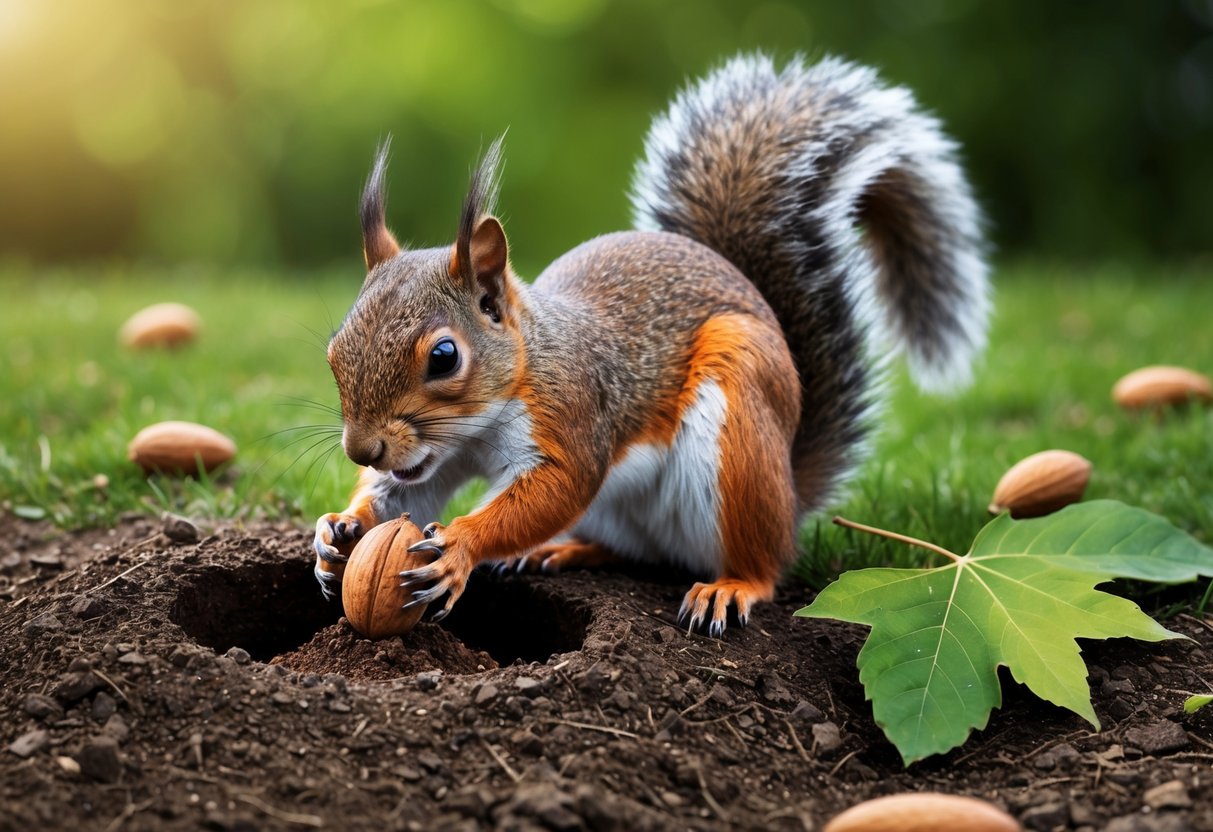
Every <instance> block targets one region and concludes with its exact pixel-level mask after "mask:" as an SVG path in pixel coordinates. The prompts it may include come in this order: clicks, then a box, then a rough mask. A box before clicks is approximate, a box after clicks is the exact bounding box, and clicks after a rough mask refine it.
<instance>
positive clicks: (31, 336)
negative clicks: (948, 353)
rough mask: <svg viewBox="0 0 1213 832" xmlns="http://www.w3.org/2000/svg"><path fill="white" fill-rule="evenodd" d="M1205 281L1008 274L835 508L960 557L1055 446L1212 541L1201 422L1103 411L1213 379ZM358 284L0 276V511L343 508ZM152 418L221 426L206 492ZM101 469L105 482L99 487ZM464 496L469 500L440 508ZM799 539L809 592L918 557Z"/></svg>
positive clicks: (898, 381)
mask: <svg viewBox="0 0 1213 832" xmlns="http://www.w3.org/2000/svg"><path fill="white" fill-rule="evenodd" d="M1208 271H1209V270H1208V268H1207V267H1206V268H1205V269H1203V270H1201V269H1186V270H1184V269H1165V268H1157V267H1156V268H1153V269H1148V270H1130V269H1127V268H1103V269H1088V270H1079V269H1061V268H1049V267H1041V266H1019V267H1013V268H1004V269H1002V270H1000V271H999V273H998V274H997V280H996V317H995V325H994V329H993V333H992V336H991V343H990V348H989V350H988V351H987V353H986V355H985V356H984V358H983V360H982V361H981V363H980V365H979V367H978V369H977V373H976V383H975V384H974V385H973V386H972V387H971V388H969V389H968V390H966V391H965V392H964V393H963V394H961V395H959V396H956V397H954V398H950V399H948V398H937V397H930V396H925V395H922V394H920V393H918V392H917V391H916V390H915V389H914V388H913V387H912V386H911V385H910V384H909V383H908V382H907V381H906V379H905V376H904V373H903V372H902V371H901V370H900V369H898V371H897V372H896V373H895V375H894V378H893V383H892V392H893V395H892V400H891V402H890V405H889V407H888V409H887V411H886V416H885V419H884V430H883V432H882V434H881V436H880V438H879V439H878V441H877V443H876V446H875V453H874V454H873V456H872V458H871V460H870V461H869V463H868V464H867V465H866V466H865V467H864V468H863V470H862V471H861V473H860V475H859V476H858V477H856V479H855V480H854V481H853V483H852V485H851V488H850V490H849V494H848V497H847V499H845V500H844V501H843V502H842V504H841V505H839V506H837V507H835V510H834V512H836V513H839V514H842V515H844V516H846V517H849V518H851V519H854V520H858V521H861V522H865V523H869V524H873V525H878V526H882V527H884V528H888V529H892V530H896V531H900V532H903V533H906V534H910V535H914V536H917V537H923V538H929V539H931V540H934V541H936V542H938V543H940V544H942V545H944V546H946V547H948V548H951V549H954V550H960V551H963V550H965V549H966V548H967V547H968V544H969V542H970V541H971V540H972V537H973V535H974V534H975V533H976V532H977V530H978V529H980V528H981V526H982V525H983V524H984V523H985V521H986V520H987V519H988V518H987V515H986V512H985V507H986V505H987V503H988V502H989V497H990V494H991V492H992V490H993V488H994V484H995V483H996V482H997V480H998V478H999V476H1001V474H1002V473H1003V472H1004V471H1005V470H1006V469H1007V468H1008V467H1009V466H1010V465H1011V464H1012V463H1014V462H1015V461H1016V460H1018V459H1020V458H1021V457H1023V456H1026V455H1027V454H1030V453H1033V452H1035V451H1038V450H1042V449H1045V448H1051V447H1059V448H1068V449H1070V450H1073V451H1076V452H1078V453H1080V454H1082V455H1084V456H1086V457H1087V458H1088V459H1090V460H1092V462H1093V463H1094V465H1095V471H1094V474H1093V476H1092V480H1091V485H1090V487H1089V489H1088V492H1087V493H1088V496H1089V497H1110V498H1115V499H1120V500H1123V501H1125V502H1128V503H1133V504H1136V505H1141V506H1144V507H1146V508H1148V509H1151V510H1153V511H1157V512H1159V513H1161V514H1164V515H1166V516H1167V517H1169V518H1170V519H1171V520H1172V521H1173V522H1174V523H1176V524H1177V525H1178V526H1180V527H1181V528H1183V529H1186V530H1187V531H1189V532H1191V533H1193V534H1194V535H1196V536H1197V537H1198V538H1200V539H1202V540H1204V541H1211V540H1213V494H1211V492H1210V484H1211V483H1213V414H1211V413H1210V411H1208V410H1202V409H1190V410H1187V411H1183V412H1174V413H1171V414H1169V415H1168V416H1167V417H1166V418H1164V419H1162V420H1154V419H1150V418H1134V417H1133V416H1131V415H1128V414H1124V413H1121V412H1119V411H1118V410H1117V408H1116V407H1115V406H1114V405H1113V403H1112V402H1111V400H1110V398H1109V391H1110V388H1111V386H1112V384H1113V382H1114V381H1115V380H1116V379H1117V378H1118V377H1120V376H1121V375H1122V374H1123V373H1125V372H1127V371H1129V370H1132V369H1134V368H1136V367H1139V366H1142V365H1145V364H1152V363H1175V364H1182V365H1186V366H1190V367H1193V368H1195V369H1198V370H1202V371H1206V372H1208V371H1211V370H1213V327H1210V326H1209V325H1208V322H1207V321H1208V315H1209V311H1208V310H1210V309H1213V281H1210V280H1209V277H1210V274H1209V273H1208ZM359 283H360V278H359V275H358V273H357V270H356V269H350V270H349V271H348V272H346V273H343V274H336V273H333V274H326V275H308V276H297V275H292V274H285V273H256V272H245V273H232V272H218V271H213V270H206V269H195V270H186V269H176V270H165V271H162V272H160V271H154V270H151V269H146V268H145V269H137V270H126V269H111V270H105V269H80V270H75V271H72V270H60V271H51V272H46V271H34V270H32V269H30V268H23V267H14V268H9V269H8V270H6V271H4V272H0V285H3V286H4V287H5V288H6V290H7V291H6V292H5V296H6V297H7V298H9V299H10V300H9V302H7V303H5V304H3V306H0V332H2V333H3V336H2V337H0V362H2V363H0V368H2V370H3V371H2V372H0V401H3V402H4V405H3V407H2V408H0V501H2V502H3V504H4V505H5V506H6V507H8V508H10V509H11V510H15V511H18V512H19V513H21V514H24V515H29V516H36V515H43V516H47V517H50V518H51V519H52V520H54V522H56V523H58V524H60V525H63V526H67V527H77V526H90V525H99V524H106V523H111V522H113V521H114V519H115V518H116V517H117V516H118V515H120V514H121V513H123V512H127V511H159V510H163V509H172V510H175V511H179V512H184V513H187V514H189V515H191V516H195V517H200V518H221V517H222V518H244V519H253V518H259V517H282V516H286V517H292V518H297V519H298V520H300V521H301V522H307V523H310V522H311V521H312V520H313V518H315V517H316V516H317V515H318V514H320V513H322V512H324V511H330V510H334V509H337V508H341V507H343V506H344V505H345V498H346V496H347V494H348V491H349V488H350V486H351V484H352V481H353V478H354V473H355V469H354V466H353V464H352V463H350V462H349V461H348V460H346V459H345V458H344V457H343V456H342V455H341V453H340V450H339V449H336V443H335V436H334V435H333V434H323V433H315V431H317V430H321V429H322V427H323V426H334V425H336V424H337V419H336V417H335V416H333V415H332V414H331V413H329V412H326V411H324V410H318V409H316V408H315V407H313V406H311V405H309V404H307V403H308V402H311V403H315V404H316V405H319V406H320V407H335V406H336V404H337V397H336V391H335V388H334V386H333V382H332V378H331V376H330V374H329V371H328V368H327V366H326V364H325V361H324V347H323V345H324V342H325V341H326V339H327V336H328V333H329V332H330V331H331V329H332V327H333V326H334V325H335V323H336V322H338V321H340V319H341V317H342V316H343V315H344V313H345V310H346V308H347V307H348V306H349V303H350V301H351V300H352V299H353V297H354V296H355V294H356V293H357V290H358V286H359ZM16 299H19V300H16ZM162 300H176V301H180V302H183V303H187V304H189V305H191V306H193V307H194V308H195V309H197V310H198V312H199V313H200V314H201V316H202V318H203V320H204V322H205V329H204V332H203V334H202V337H201V338H200V339H199V341H198V342H197V343H196V344H195V345H193V346H191V347H189V348H186V349H183V350H180V351H177V352H139V353H137V352H132V351H129V350H127V349H124V348H122V347H121V346H120V345H119V344H118V342H117V330H118V328H119V326H120V325H121V323H122V321H123V320H124V319H125V318H126V317H127V316H128V315H130V314H131V313H132V312H134V311H135V310H137V309H139V308H140V307H142V306H144V305H146V304H149V303H154V302H158V301H162ZM163 419H188V420H191V421H198V422H202V423H205V424H208V425H211V426H213V427H215V428H217V429H219V430H221V431H223V432H224V433H227V434H228V435H230V436H232V437H233V438H234V439H235V440H236V442H237V444H238V445H239V447H240V451H239V454H238V456H237V461H236V462H235V463H234V464H233V465H232V466H231V467H230V468H229V469H228V470H227V471H224V472H221V473H219V474H218V475H217V476H216V479H215V480H214V481H196V480H188V479H187V480H177V479H167V478H152V479H150V480H149V479H145V478H144V477H143V476H142V475H141V474H140V473H139V472H138V471H137V470H136V469H135V467H134V466H133V465H132V464H130V463H129V462H128V461H127V460H126V444H127V442H128V441H129V439H130V437H131V436H133V435H134V434H135V432H136V431H138V430H139V429H140V428H141V427H143V426H144V425H147V424H150V423H152V422H156V421H160V420H163ZM304 426H322V427H321V428H315V427H304ZM317 443H318V444H317ZM330 451H332V452H331V453H329V452H330ZM97 474H104V475H106V476H107V477H108V479H109V484H108V487H106V488H104V489H98V488H97V487H96V486H95V484H94V477H95V476H96V475H97ZM474 500H475V494H474V493H469V494H464V495H462V496H461V497H460V498H458V500H457V504H456V505H454V506H452V507H451V509H450V511H451V512H454V513H457V512H459V511H462V510H466V509H467V507H469V506H470V505H471V504H472V503H473V502H474ZM834 512H832V513H834ZM755 522H762V521H761V518H755ZM803 542H804V549H805V555H804V557H803V558H802V560H801V562H800V564H799V565H798V571H799V573H800V574H802V575H803V576H805V577H807V578H809V579H810V580H812V581H814V582H816V583H820V582H822V581H824V580H827V579H828V578H829V576H831V575H833V574H835V573H837V571H839V570H840V569H842V568H851V567H854V566H860V565H869V564H873V563H885V562H891V563H897V564H900V565H911V564H919V563H921V562H922V561H923V558H924V555H923V553H921V552H918V551H912V550H909V549H906V548H904V547H900V546H898V545H896V544H893V543H890V542H888V541H885V540H879V539H875V538H870V537H867V536H864V535H860V534H858V533H854V532H849V531H846V530H843V529H840V528H837V527H834V526H832V525H830V524H829V522H828V518H827V520H826V521H824V522H818V523H810V524H809V525H808V526H807V527H806V528H805V530H804V533H803Z"/></svg>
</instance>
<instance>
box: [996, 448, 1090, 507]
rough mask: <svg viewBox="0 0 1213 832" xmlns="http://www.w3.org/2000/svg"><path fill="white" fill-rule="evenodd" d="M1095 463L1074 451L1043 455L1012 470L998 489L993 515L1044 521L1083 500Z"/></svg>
mask: <svg viewBox="0 0 1213 832" xmlns="http://www.w3.org/2000/svg"><path fill="white" fill-rule="evenodd" d="M1090 478H1091V463H1090V462H1088V461H1087V460H1086V459H1084V458H1083V457H1081V456H1079V455H1078V454H1076V453H1073V452H1071V451H1060V450H1052V451H1041V452H1040V453H1037V454H1032V455H1031V456H1029V457H1026V458H1025V459H1021V460H1020V461H1019V462H1017V463H1015V464H1014V465H1013V466H1011V469H1010V470H1009V471H1007V472H1006V473H1005V474H1003V475H1002V479H1001V480H999V481H998V486H997V487H996V488H995V489H994V500H993V502H991V503H990V513H991V514H1001V513H1002V512H1004V511H1007V510H1010V512H1011V516H1012V517H1014V518H1016V519H1019V518H1021V517H1040V516H1042V515H1045V514H1052V513H1053V512H1055V511H1057V510H1058V509H1059V508H1064V507H1065V506H1068V505H1070V503H1077V502H1078V501H1079V500H1081V499H1082V495H1083V492H1084V491H1086V489H1087V481H1088V480H1089V479H1090Z"/></svg>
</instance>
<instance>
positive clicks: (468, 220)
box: [452, 134, 505, 272]
mask: <svg viewBox="0 0 1213 832" xmlns="http://www.w3.org/2000/svg"><path fill="white" fill-rule="evenodd" d="M504 141H505V135H504V134H502V135H500V136H498V137H497V138H496V139H494V140H493V143H492V144H491V145H489V149H488V151H487V152H486V153H485V154H484V157H483V158H482V159H481V160H480V164H479V165H477V166H476V172H475V173H473V174H472V181H471V183H470V184H469V185H468V193H467V196H466V197H465V198H464V200H463V210H462V212H460V215H459V236H458V237H457V238H456V240H455V260H456V262H455V263H453V264H452V265H453V266H454V267H455V268H454V269H452V271H455V272H463V271H465V270H468V269H469V267H470V266H471V265H472V264H473V263H474V262H475V261H474V258H473V252H472V246H473V237H475V235H476V234H477V233H478V232H479V230H480V226H481V222H480V220H481V218H482V217H484V216H485V215H486V214H492V212H493V207H494V205H495V204H496V202H497V189H498V176H500V173H501V146H502V142H504ZM493 222H494V224H496V225H497V229H498V231H499V232H500V231H501V224H500V223H498V222H497V221H496V220H493ZM501 240H502V244H503V248H504V241H505V234H504V232H501ZM502 266H503V267H504V263H503V264H502Z"/></svg>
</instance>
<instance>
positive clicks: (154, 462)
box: [126, 422, 236, 474]
mask: <svg viewBox="0 0 1213 832" xmlns="http://www.w3.org/2000/svg"><path fill="white" fill-rule="evenodd" d="M126 451H127V455H128V456H129V457H130V458H131V460H132V461H133V462H135V463H137V464H138V465H139V466H140V467H141V468H143V470H144V472H145V473H151V472H152V471H162V472H165V473H186V474H193V473H197V471H198V466H199V464H201V465H202V468H203V469H204V470H207V471H210V470H211V469H213V468H216V467H218V466H219V465H222V464H223V463H225V462H227V461H228V460H229V459H231V458H232V457H233V456H235V455H236V443H235V442H233V441H232V440H231V439H228V438H227V437H226V436H224V435H223V434H222V433H220V432H219V431H217V430H215V429H214V428H208V427H207V426H206V425H199V424H197V423H195V422H157V423H156V424H154V425H148V426H147V427H145V428H144V429H143V430H141V431H139V432H138V433H137V434H135V438H134V439H132V440H131V442H130V444H129V445H127V447H126Z"/></svg>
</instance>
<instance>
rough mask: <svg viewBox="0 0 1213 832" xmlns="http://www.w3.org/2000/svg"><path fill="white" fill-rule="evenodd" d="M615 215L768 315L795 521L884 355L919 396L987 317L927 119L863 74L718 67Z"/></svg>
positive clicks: (950, 375) (968, 235)
mask: <svg viewBox="0 0 1213 832" xmlns="http://www.w3.org/2000/svg"><path fill="white" fill-rule="evenodd" d="M632 203H633V210H634V213H635V222H636V227H637V228H640V229H647V230H663V231H670V232H674V233H677V234H682V235H685V236H687V237H691V238H692V239H695V240H697V241H699V242H701V243H704V244H705V245H708V246H710V247H711V248H713V249H715V250H716V251H718V252H719V253H721V254H722V255H724V256H725V257H727V258H728V259H729V260H730V261H732V262H733V264H734V265H736V266H737V267H738V268H739V269H740V270H741V271H742V273H743V274H745V275H746V276H747V277H748V278H749V279H750V280H751V281H752V282H753V283H754V285H755V286H757V287H758V289H759V291H761V292H762V294H763V296H764V297H765V298H766V300H767V302H768V303H769V304H770V305H771V307H772V308H773V309H774V311H775V314H776V316H777V317H778V318H779V321H780V323H781V325H782V326H783V329H784V332H785V334H786V336H787V339H788V343H789V345H790V347H791V350H792V354H793V356H794V357H795V359H796V364H797V369H798V372H799V374H800V380H801V384H802V386H803V390H804V394H803V402H802V413H801V424H800V429H799V432H798V435H797V438H796V442H795V446H794V448H793V468H794V470H795V472H796V479H797V483H796V485H797V491H798V494H799V497H800V503H801V509H802V511H806V512H807V511H813V510H816V509H818V508H820V507H822V505H823V504H824V503H825V502H826V501H828V500H829V499H830V498H831V497H832V496H833V495H834V493H835V492H836V490H837V487H838V486H839V485H840V484H841V483H842V481H843V480H844V479H845V478H846V476H847V475H848V474H850V473H851V472H852V471H853V470H854V468H855V466H856V464H857V463H858V462H859V460H860V459H861V457H862V455H863V452H864V450H865V447H866V444H867V443H866V438H867V434H868V430H869V422H870V421H871V413H872V410H873V406H874V405H875V404H877V403H878V398H879V396H878V392H877V391H878V388H879V380H880V377H881V375H882V368H883V365H884V363H885V362H884V360H883V356H884V355H885V354H886V353H888V351H889V347H890V346H891V345H896V346H899V347H901V348H902V349H904V350H905V352H906V354H907V357H908V360H909V364H910V370H911V374H912V375H913V377H914V379H915V381H916V382H917V383H918V385H919V386H920V387H923V388H924V389H930V390H942V389H947V388H952V387H957V386H960V385H963V384H965V383H967V382H968V381H969V378H970V363H971V361H972V359H973V358H974V356H975V355H976V354H977V353H978V352H979V351H980V350H981V349H982V347H984V345H985V335H986V320H987V316H988V309H989V301H988V283H987V276H986V264H985V261H984V257H983V249H984V242H983V237H982V233H981V217H980V212H979V210H978V208H977V205H976V203H975V202H974V200H973V197H972V195H971V193H970V190H969V186H968V183H967V181H966V179H965V176H964V173H963V171H962V170H961V168H960V165H959V163H958V161H957V159H956V145H955V144H954V143H953V142H952V141H951V140H950V139H949V138H948V137H947V136H946V135H944V133H943V131H942V129H941V127H940V124H939V122H938V121H937V120H936V119H935V118H933V117H932V116H930V115H927V114H925V113H923V112H922V111H920V110H919V109H918V108H917V105H916V104H915V101H914V98H913V96H912V95H911V94H910V92H909V91H908V90H906V89H904V88H901V87H889V86H885V85H883V84H881V82H880V81H879V79H878V78H877V76H876V73H875V72H874V71H873V70H871V69H868V68H866V67H862V66H857V65H855V64H851V63H847V62H844V61H840V60H837V59H833V58H827V59H825V60H823V61H821V62H819V63H816V64H813V65H806V64H805V63H804V61H803V60H801V59H799V58H798V59H795V60H793V61H792V62H791V63H789V64H788V65H787V66H785V67H784V68H783V69H782V70H778V69H776V68H775V65H774V63H773V62H772V61H771V59H770V58H768V57H766V56H764V55H752V56H740V57H737V58H734V59H733V60H731V61H729V62H728V63H726V64H725V65H724V66H723V67H721V68H720V69H718V70H716V71H715V72H713V73H711V74H710V75H708V76H707V77H706V78H704V79H703V80H701V81H699V82H698V83H696V84H694V85H692V86H690V87H688V88H687V89H685V90H683V91H682V92H681V93H680V94H679V95H678V96H677V97H676V98H675V100H674V102H673V103H672V104H671V105H670V108H669V110H668V111H667V112H666V113H665V114H664V115H661V116H659V117H658V118H657V119H656V120H655V121H654V123H653V126H652V128H651V129H650V131H649V134H648V137H647V139H646V140H645V156H644V158H643V159H642V160H641V161H640V163H639V165H638V167H637V170H636V174H635V179H634V182H633V194H632ZM882 336H883V337H882Z"/></svg>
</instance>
